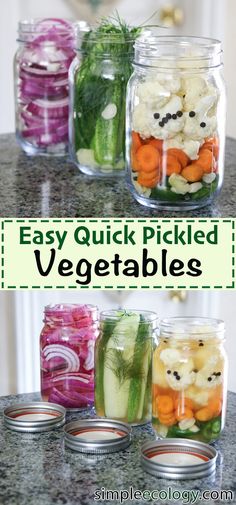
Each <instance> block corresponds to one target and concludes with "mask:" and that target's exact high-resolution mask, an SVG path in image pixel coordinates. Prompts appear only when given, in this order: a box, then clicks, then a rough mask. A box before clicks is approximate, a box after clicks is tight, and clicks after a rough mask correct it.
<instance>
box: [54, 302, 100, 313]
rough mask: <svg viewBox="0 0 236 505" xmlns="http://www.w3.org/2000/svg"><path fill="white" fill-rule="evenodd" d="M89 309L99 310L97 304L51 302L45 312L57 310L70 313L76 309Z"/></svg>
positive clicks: (57, 311) (92, 310)
mask: <svg viewBox="0 0 236 505" xmlns="http://www.w3.org/2000/svg"><path fill="white" fill-rule="evenodd" d="M84 308H85V309H88V310H89V311H91V312H96V311H97V310H98V308H97V306H96V305H92V304H90V303H88V304H87V303H86V304H85V303H69V302H67V303H55V304H49V305H46V306H45V307H44V312H45V313H46V312H56V313H57V314H61V313H65V312H66V313H68V312H71V311H72V310H75V309H84Z"/></svg>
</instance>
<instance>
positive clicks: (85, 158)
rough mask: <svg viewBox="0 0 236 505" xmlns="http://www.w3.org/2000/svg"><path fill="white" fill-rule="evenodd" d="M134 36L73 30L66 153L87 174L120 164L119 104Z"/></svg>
mask: <svg viewBox="0 0 236 505" xmlns="http://www.w3.org/2000/svg"><path fill="white" fill-rule="evenodd" d="M133 44H134V36H132V34H129V35H127V36H126V37H125V38H124V36H123V35H122V34H121V33H104V32H100V31H99V30H96V31H94V30H90V31H89V29H88V28H87V29H85V30H79V33H78V53H77V57H76V58H75V60H74V62H73V63H72V65H71V69H70V95H71V99H70V153H71V157H72V159H73V161H74V162H75V164H76V165H77V166H78V168H79V169H80V170H81V171H82V172H83V173H85V174H87V175H93V176H99V177H104V176H111V175H112V176H119V175H123V174H124V168H125V108H126V105H125V104H126V88H127V82H128V80H129V78H130V75H131V73H132V60H133Z"/></svg>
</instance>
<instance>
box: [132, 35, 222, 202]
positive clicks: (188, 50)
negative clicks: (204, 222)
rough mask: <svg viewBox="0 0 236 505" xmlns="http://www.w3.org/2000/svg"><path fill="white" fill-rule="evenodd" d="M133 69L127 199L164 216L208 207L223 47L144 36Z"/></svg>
mask: <svg viewBox="0 0 236 505" xmlns="http://www.w3.org/2000/svg"><path fill="white" fill-rule="evenodd" d="M134 68H135V71H134V74H133V75H132V77H131V79H130V81H129V85H128V95H127V111H128V118H127V166H128V179H129V187H130V190H131V192H132V194H133V195H134V197H135V198H136V199H137V200H138V201H139V202H140V203H142V204H144V205H147V206H149V207H154V208H155V207H158V208H164V209H170V210H171V209H172V210H188V209H194V208H198V207H202V206H204V205H207V204H209V203H211V202H212V200H213V198H214V197H215V196H217V195H218V193H219V191H220V189H221V187H222V183H223V172H224V149H225V119H226V98H225V84H224V80H223V74H222V49H221V43H220V42H219V41H217V40H211V39H205V38H196V37H177V36H168V37H166V36H161V37H159V36H155V34H154V33H149V34H148V33H147V32H145V33H144V34H143V35H142V36H141V37H139V39H137V41H136V43H135V62H134Z"/></svg>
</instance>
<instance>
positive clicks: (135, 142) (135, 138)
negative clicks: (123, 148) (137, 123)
mask: <svg viewBox="0 0 236 505" xmlns="http://www.w3.org/2000/svg"><path fill="white" fill-rule="evenodd" d="M131 135H132V149H133V151H134V152H135V153H136V151H137V150H138V149H139V147H141V146H142V145H143V143H142V139H141V138H140V136H139V134H138V133H137V132H135V131H132V134H131Z"/></svg>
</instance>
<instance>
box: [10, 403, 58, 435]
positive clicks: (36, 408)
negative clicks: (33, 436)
mask: <svg viewBox="0 0 236 505" xmlns="http://www.w3.org/2000/svg"><path fill="white" fill-rule="evenodd" d="M3 417H4V423H5V425H6V426H7V427H8V428H10V429H11V430H14V431H27V432H30V433H37V432H41V431H49V430H53V429H55V428H60V427H61V426H63V424H65V418H66V409H64V407H62V406H61V405H57V404H56V403H47V402H32V403H17V404H15V405H12V406H11V407H7V408H6V409H4V412H3Z"/></svg>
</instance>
